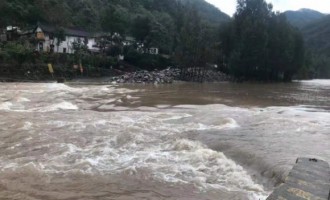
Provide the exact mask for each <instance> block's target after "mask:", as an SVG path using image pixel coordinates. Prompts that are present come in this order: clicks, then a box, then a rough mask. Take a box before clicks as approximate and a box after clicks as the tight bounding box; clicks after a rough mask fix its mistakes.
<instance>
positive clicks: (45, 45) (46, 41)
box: [36, 28, 98, 54]
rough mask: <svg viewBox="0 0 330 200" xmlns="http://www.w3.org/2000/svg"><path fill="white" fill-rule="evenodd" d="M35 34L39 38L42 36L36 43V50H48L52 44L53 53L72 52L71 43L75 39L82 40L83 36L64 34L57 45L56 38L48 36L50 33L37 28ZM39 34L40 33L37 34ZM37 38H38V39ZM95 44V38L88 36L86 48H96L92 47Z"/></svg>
mask: <svg viewBox="0 0 330 200" xmlns="http://www.w3.org/2000/svg"><path fill="white" fill-rule="evenodd" d="M36 32H37V36H38V37H40V38H43V40H40V41H39V43H38V44H37V47H36V50H37V51H43V52H50V51H51V49H52V45H53V52H54V53H68V54H73V53H74V49H73V43H74V42H77V41H79V40H80V41H81V42H84V40H85V38H84V37H78V36H65V40H64V41H62V42H61V43H60V45H59V46H57V45H56V44H57V38H55V37H54V38H53V39H51V38H50V35H49V34H48V33H44V32H43V31H42V30H41V29H40V28H37V30H36ZM38 34H41V35H38ZM40 38H39V39H40ZM95 44H96V41H95V38H88V43H87V46H88V49H90V50H98V48H97V47H93V46H94V45H95Z"/></svg>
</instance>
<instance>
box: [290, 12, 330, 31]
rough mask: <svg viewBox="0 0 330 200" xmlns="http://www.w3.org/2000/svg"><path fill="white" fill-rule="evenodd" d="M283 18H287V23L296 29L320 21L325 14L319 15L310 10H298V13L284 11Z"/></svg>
mask: <svg viewBox="0 0 330 200" xmlns="http://www.w3.org/2000/svg"><path fill="white" fill-rule="evenodd" d="M284 14H285V16H286V17H287V19H288V21H289V22H290V23H291V24H292V25H293V26H296V27H298V28H302V27H304V26H306V25H307V24H309V23H311V22H313V21H315V20H318V19H321V18H323V17H324V16H325V14H323V13H320V12H318V11H315V10H311V9H306V8H304V9H300V10H298V11H286V12H284Z"/></svg>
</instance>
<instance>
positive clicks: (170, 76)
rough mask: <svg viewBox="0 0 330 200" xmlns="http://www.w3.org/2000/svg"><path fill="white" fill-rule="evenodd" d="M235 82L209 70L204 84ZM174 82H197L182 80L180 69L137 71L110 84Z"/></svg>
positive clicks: (191, 79)
mask: <svg viewBox="0 0 330 200" xmlns="http://www.w3.org/2000/svg"><path fill="white" fill-rule="evenodd" d="M231 80H233V79H232V78H231V77H230V76H228V75H227V74H224V73H222V72H219V71H214V70H208V71H206V72H205V74H204V78H203V82H223V81H231ZM173 81H188V82H190V81H191V82H193V81H195V80H194V78H193V77H190V76H186V77H184V78H182V76H181V70H180V69H178V68H167V69H165V70H161V71H159V70H155V71H151V72H149V71H146V70H142V71H137V72H130V73H125V74H123V75H121V76H116V77H113V78H112V79H111V80H110V82H115V83H154V84H169V83H173Z"/></svg>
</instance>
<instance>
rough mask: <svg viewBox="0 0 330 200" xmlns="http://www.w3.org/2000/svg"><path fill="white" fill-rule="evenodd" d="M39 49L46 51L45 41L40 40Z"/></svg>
mask: <svg viewBox="0 0 330 200" xmlns="http://www.w3.org/2000/svg"><path fill="white" fill-rule="evenodd" d="M39 51H44V43H42V42H39Z"/></svg>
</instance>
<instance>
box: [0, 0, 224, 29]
mask: <svg viewBox="0 0 330 200" xmlns="http://www.w3.org/2000/svg"><path fill="white" fill-rule="evenodd" d="M187 4H189V5H190V6H193V7H195V8H196V9H197V11H198V13H199V15H200V16H201V18H202V19H203V21H205V22H206V23H209V24H211V25H218V23H221V22H224V21H228V20H229V19H230V17H229V16H228V15H226V14H224V13H222V12H221V11H220V10H219V9H217V8H216V7H214V6H213V5H211V4H209V3H207V2H205V1H204V0H161V1H160V0H75V1H72V0H1V1H0V12H1V13H2V15H1V18H0V26H2V27H3V26H6V25H27V24H35V23H36V22H37V21H41V22H47V23H50V24H54V25H63V26H79V27H84V28H88V29H91V30H102V29H104V27H102V24H101V23H100V22H102V20H104V18H105V15H107V14H109V12H110V11H113V12H115V13H120V15H121V17H123V18H124V19H123V20H127V21H125V22H127V23H131V22H133V19H134V18H135V17H136V16H139V15H140V16H141V15H143V16H147V17H149V18H151V19H153V20H160V19H159V18H162V17H170V18H174V17H175V16H176V15H178V13H177V12H178V11H183V12H185V10H184V9H183V10H179V9H180V6H181V7H182V6H186V5H187ZM169 20H170V19H169Z"/></svg>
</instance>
